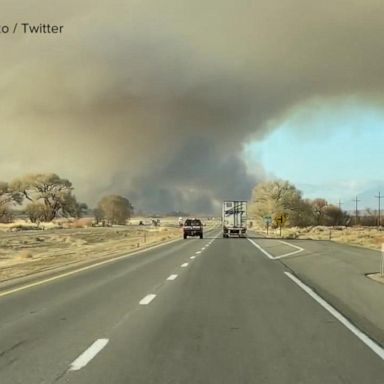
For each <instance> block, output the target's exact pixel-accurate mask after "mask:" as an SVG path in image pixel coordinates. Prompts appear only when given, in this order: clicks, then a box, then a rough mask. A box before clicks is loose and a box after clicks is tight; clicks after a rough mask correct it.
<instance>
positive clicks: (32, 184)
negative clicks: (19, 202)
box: [11, 173, 81, 221]
mask: <svg viewBox="0 0 384 384" xmlns="http://www.w3.org/2000/svg"><path fill="white" fill-rule="evenodd" d="M11 187H12V190H14V191H17V192H18V193H20V194H22V196H23V197H24V198H25V199H27V200H29V201H30V202H31V203H33V205H32V206H31V207H30V208H29V212H34V213H33V217H35V216H34V215H35V213H36V214H37V212H38V215H40V214H41V215H43V216H44V218H43V220H42V221H52V220H53V219H54V218H55V217H57V216H59V215H61V216H76V215H77V214H78V213H79V211H80V210H81V209H80V208H79V206H78V205H77V202H76V198H75V196H74V195H73V194H72V191H73V187H72V183H71V182H70V181H69V180H67V179H63V178H61V177H59V176H58V175H56V174H55V173H37V174H29V175H26V176H23V177H21V178H18V179H15V180H14V181H13V182H12V183H11ZM37 203H39V204H43V205H44V210H42V207H41V206H40V205H38V204H37ZM39 220H40V219H39Z"/></svg>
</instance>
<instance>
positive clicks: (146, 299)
mask: <svg viewBox="0 0 384 384" xmlns="http://www.w3.org/2000/svg"><path fill="white" fill-rule="evenodd" d="M155 297H156V295H155V294H153V293H150V294H149V295H147V296H145V297H143V298H142V299H141V300H140V302H139V304H140V305H148V304H149V303H150V302H151V301H152V300H153V299H154V298H155Z"/></svg>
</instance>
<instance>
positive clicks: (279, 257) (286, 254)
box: [248, 239, 304, 260]
mask: <svg viewBox="0 0 384 384" xmlns="http://www.w3.org/2000/svg"><path fill="white" fill-rule="evenodd" d="M248 240H249V241H250V242H251V243H252V244H253V245H254V246H255V247H256V248H258V249H259V250H260V251H261V252H263V253H264V255H266V256H267V257H268V258H269V259H271V260H278V259H282V258H284V257H287V256H292V255H296V254H297V253H300V252H303V251H304V248H301V247H299V246H297V245H293V244H290V243H287V242H286V241H282V240H278V241H279V242H280V243H283V244H286V245H289V246H291V247H293V248H296V249H297V251H293V252H289V253H284V254H283V255H279V256H272V255H271V254H270V253H269V252H267V251H266V250H265V249H264V248H262V247H261V246H260V245H259V244H257V243H256V242H254V241H253V240H251V239H248Z"/></svg>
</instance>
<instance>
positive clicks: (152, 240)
mask: <svg viewBox="0 0 384 384" xmlns="http://www.w3.org/2000/svg"><path fill="white" fill-rule="evenodd" d="M140 221H143V223H144V225H138V224H139V222H140ZM91 224H92V220H91V219H80V220H76V221H68V220H57V221H55V222H54V223H42V224H41V225H40V226H39V227H37V226H36V225H34V224H31V223H27V222H25V221H17V222H15V223H12V224H6V225H5V224H2V225H1V226H0V281H5V280H9V279H12V278H16V277H21V276H25V275H29V274H32V273H35V272H41V271H45V270H49V269H53V268H57V267H60V266H63V265H70V264H74V263H79V262H92V261H93V260H99V259H103V258H108V257H111V256H117V255H122V254H125V253H128V252H130V251H134V250H138V249H142V248H145V247H148V246H151V245H155V244H158V243H161V242H164V241H168V240H172V239H176V238H179V237H181V229H180V228H179V227H178V221H177V218H174V217H169V218H161V219H160V226H154V225H152V220H151V219H148V218H134V219H133V220H131V221H130V223H129V224H128V225H126V226H113V227H92V226H91ZM212 224H213V223H210V222H209V221H207V229H208V228H209V227H210V225H212Z"/></svg>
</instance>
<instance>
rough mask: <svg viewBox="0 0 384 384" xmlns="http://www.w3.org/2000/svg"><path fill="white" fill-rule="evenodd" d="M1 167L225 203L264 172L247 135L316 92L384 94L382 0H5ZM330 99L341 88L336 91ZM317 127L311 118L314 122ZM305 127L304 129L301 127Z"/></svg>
mask: <svg viewBox="0 0 384 384" xmlns="http://www.w3.org/2000/svg"><path fill="white" fill-rule="evenodd" d="M2 8H3V16H2V19H3V21H2V22H3V23H6V22H8V23H14V22H16V21H18V22H25V21H29V22H31V23H39V22H49V23H51V24H53V23H57V24H60V25H61V24H62V25H64V34H63V35H60V36H58V35H56V36H55V35H52V36H25V35H23V34H20V33H19V34H15V35H12V36H11V35H8V36H4V35H2V36H0V47H1V51H2V52H3V53H4V56H3V54H2V61H1V62H0V70H1V71H0V86H1V92H0V98H1V100H0V101H1V102H0V119H1V120H0V121H1V126H0V134H1V154H0V179H4V180H10V179H12V178H13V177H15V176H19V175H21V174H23V173H26V172H36V171H42V172H43V171H53V172H56V173H58V174H60V175H62V176H63V177H66V178H69V179H70V180H71V181H73V183H74V185H75V187H76V192H77V195H78V196H79V198H80V199H81V200H85V201H87V202H89V203H90V204H91V205H93V204H95V203H96V202H97V200H98V199H99V198H100V197H101V196H102V195H103V194H106V193H121V194H123V195H125V196H127V197H128V198H129V199H130V200H131V201H132V202H133V204H134V205H135V206H136V207H137V208H139V209H144V210H159V211H167V210H175V209H182V210H187V211H192V212H211V211H213V210H214V208H215V206H216V205H215V204H217V202H218V201H220V200H222V199H246V198H248V197H249V195H250V191H251V188H252V187H253V186H254V185H255V183H256V182H257V181H258V180H259V179H260V178H262V177H263V171H262V167H259V168H258V169H254V170H252V169H251V170H249V169H247V167H246V165H245V162H244V160H243V159H242V149H243V145H244V144H245V143H247V142H249V141H250V140H261V139H262V138H263V136H264V135H266V134H267V133H268V132H269V130H270V129H273V126H274V125H275V124H276V122H278V121H280V120H281V119H283V118H284V117H286V116H287V115H289V114H290V113H291V112H292V111H293V110H297V108H301V107H303V108H304V107H305V105H306V103H308V102H309V101H311V100H314V99H316V100H319V101H318V102H319V103H321V102H322V100H323V101H324V102H329V100H334V102H335V103H337V101H338V100H340V99H343V98H345V97H350V96H353V97H355V99H357V100H358V99H361V100H362V101H364V102H365V103H369V102H371V101H372V102H374V103H376V104H379V105H382V104H381V103H382V97H381V90H382V88H383V82H384V65H383V55H384V49H383V48H384V47H383V45H384V39H383V37H384V36H383V35H384V32H383V29H382V20H381V15H382V11H383V4H382V2H381V1H372V0H367V1H365V2H364V3H362V2H361V1H350V2H348V6H346V5H345V3H344V2H341V1H336V2H335V1H334V2H322V3H321V4H319V3H318V2H316V3H315V2H309V1H308V0H287V1H284V2H281V1H267V0H260V1H246V0H243V1H228V0H220V1H219V0H206V1H201V0H195V1H181V0H172V1H171V0H156V1H137V0H131V1H124V2H123V1H118V0H111V1H105V2H104V3H102V2H97V4H95V2H94V1H82V2H79V1H66V2H62V1H52V0H49V1H48V0H43V1H40V2H39V5H38V6H37V5H33V6H32V5H31V4H30V2H29V1H27V0H20V1H19V2H18V3H17V6H16V5H15V3H14V2H13V1H8V0H6V1H4V4H3V6H2ZM327 100H328V101H327ZM303 129H305V128H302V130H303ZM298 134H300V133H298Z"/></svg>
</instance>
